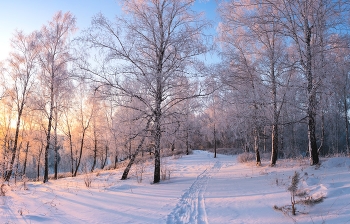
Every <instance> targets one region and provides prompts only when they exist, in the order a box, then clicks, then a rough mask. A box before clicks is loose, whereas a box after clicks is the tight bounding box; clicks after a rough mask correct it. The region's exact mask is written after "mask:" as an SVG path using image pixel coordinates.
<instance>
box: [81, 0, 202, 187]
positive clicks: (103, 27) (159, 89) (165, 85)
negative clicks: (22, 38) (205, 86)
mask: <svg viewBox="0 0 350 224" xmlns="http://www.w3.org/2000/svg"><path fill="white" fill-rule="evenodd" d="M120 2H121V3H122V5H123V10H124V12H125V14H124V17H122V18H119V17H117V18H116V20H115V22H111V21H109V20H108V19H107V18H105V17H104V16H103V15H98V16H96V17H95V18H94V19H93V22H92V24H93V26H92V27H91V28H90V29H89V30H87V31H86V32H85V37H84V38H82V39H83V40H84V41H86V42H87V43H89V44H90V47H93V48H96V49H99V53H100V55H102V56H103V59H102V61H103V63H104V64H102V65H101V66H100V67H99V68H100V70H99V71H98V70H94V69H92V68H90V67H87V64H81V65H80V66H81V67H82V68H84V69H85V70H89V72H90V74H93V75H94V77H93V79H94V81H96V82H97V85H98V86H99V88H100V89H102V87H104V88H105V89H108V90H109V94H111V93H112V94H114V95H115V94H117V95H121V96H125V97H128V98H129V99H135V100H138V101H140V102H141V103H142V104H143V106H142V107H141V110H142V111H143V113H144V114H145V116H146V117H147V116H150V117H152V118H153V119H152V125H151V126H152V128H153V129H154V135H153V136H154V145H155V151H154V156H155V169H154V183H158V182H159V181H160V149H161V133H162V124H163V123H162V122H163V119H164V116H165V115H166V114H167V112H168V110H169V109H170V108H171V107H172V106H174V105H176V104H177V103H179V102H181V101H184V100H186V99H188V98H192V97H195V96H198V95H199V94H201V92H200V91H201V89H198V91H197V93H196V94H194V95H189V94H187V90H190V89H194V86H193V81H186V80H188V79H190V78H191V77H193V75H194V74H195V73H197V74H198V73H200V69H202V68H203V66H200V65H202V64H200V63H198V58H197V56H198V55H202V54H204V53H206V52H207V51H208V49H207V47H206V45H205V41H204V39H203V30H204V29H205V28H206V27H207V25H208V23H206V22H205V21H204V19H203V17H202V15H201V14H197V13H195V12H193V11H192V10H191V7H192V4H193V3H194V0H181V1H175V0H148V1H137V0H124V1H120ZM132 82H136V83H137V84H138V87H139V88H138V89H134V88H129V85H130V83H132ZM111 91H112V92H111ZM120 105H121V106H123V102H121V103H120ZM134 109H136V110H139V109H140V108H134Z"/></svg>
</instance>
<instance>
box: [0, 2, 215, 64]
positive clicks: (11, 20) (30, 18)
mask: <svg viewBox="0 0 350 224" xmlns="http://www.w3.org/2000/svg"><path fill="white" fill-rule="evenodd" d="M194 9H195V10H196V11H204V12H205V14H206V16H207V18H208V19H209V20H211V21H213V22H214V26H213V28H212V30H213V32H215V24H216V22H215V21H217V16H216V2H215V0H200V1H196V3H195V5H194ZM59 10H62V11H63V12H67V11H70V12H71V13H72V14H73V15H74V16H75V17H76V19H77V26H78V28H79V30H84V29H86V28H88V27H89V25H90V23H91V18H92V17H93V16H94V15H96V14H97V13H100V12H101V13H102V14H104V15H105V16H106V17H108V18H111V19H112V18H113V17H114V16H115V15H120V14H121V7H120V5H119V3H118V2H117V1H116V0H30V1H28V0H10V1H2V2H1V7H0V15H1V19H0V29H1V33H0V61H3V60H5V59H6V58H7V56H8V54H9V52H10V49H11V48H10V39H11V38H12V36H13V33H14V31H15V30H16V29H17V30H23V31H24V32H25V33H30V32H33V31H35V30H39V29H40V28H41V27H42V26H43V25H44V24H47V22H48V21H50V20H51V18H52V17H53V15H54V14H55V13H56V12H58V11H59Z"/></svg>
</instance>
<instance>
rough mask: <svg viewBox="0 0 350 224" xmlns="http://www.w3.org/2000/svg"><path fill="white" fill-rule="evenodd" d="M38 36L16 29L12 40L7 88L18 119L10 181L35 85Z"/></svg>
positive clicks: (9, 174)
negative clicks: (26, 109) (9, 79)
mask: <svg viewBox="0 0 350 224" xmlns="http://www.w3.org/2000/svg"><path fill="white" fill-rule="evenodd" d="M36 38H37V34H36V33H31V34H29V35H25V34H24V33H23V32H22V31H16V33H15V35H14V37H13V39H12V42H11V45H12V48H13V50H14V51H13V52H12V53H11V54H10V59H9V60H8V62H9V70H8V73H9V76H8V77H9V78H11V81H10V82H9V83H11V84H12V85H11V84H9V85H10V86H11V87H10V88H7V94H8V95H9V96H10V97H11V100H12V101H13V102H14V103H15V109H16V113H17V120H16V130H15V136H14V141H13V146H12V149H11V150H12V156H11V160H10V167H9V169H8V170H7V172H6V175H5V180H6V181H9V180H10V178H11V175H12V170H13V164H14V161H15V157H16V154H17V147H18V141H19V132H20V128H21V119H22V114H23V110H24V109H25V106H26V104H27V101H28V98H29V97H30V94H31V93H32V90H33V87H34V85H35V75H36V72H37V64H36V62H37V57H38V53H39V47H38V43H37V41H36Z"/></svg>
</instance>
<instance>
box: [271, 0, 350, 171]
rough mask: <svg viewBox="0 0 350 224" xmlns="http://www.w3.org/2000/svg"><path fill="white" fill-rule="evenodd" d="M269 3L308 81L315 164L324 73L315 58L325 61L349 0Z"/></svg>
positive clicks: (311, 151) (310, 141)
mask: <svg viewBox="0 0 350 224" xmlns="http://www.w3.org/2000/svg"><path fill="white" fill-rule="evenodd" d="M266 3H267V4H269V6H271V7H273V8H274V10H275V12H276V13H275V18H276V19H277V20H278V21H279V23H280V24H281V25H282V27H283V32H284V34H285V35H286V36H288V37H289V38H290V40H292V41H293V42H294V46H295V48H296V50H297V52H298V64H299V65H300V69H301V71H302V73H303V75H304V79H305V81H306V93H307V100H306V116H307V127H308V134H307V135H308V150H309V154H310V160H311V165H316V164H318V163H319V157H318V148H317V142H316V110H317V90H318V89H319V87H320V84H321V83H322V79H323V78H324V75H325V74H324V73H316V70H315V66H314V64H315V59H318V60H322V54H325V53H326V51H327V48H328V47H329V44H330V40H331V39H330V38H329V37H330V36H331V35H332V33H337V32H339V31H338V30H337V28H341V25H342V24H344V23H345V22H347V21H345V19H346V18H347V17H348V16H349V1H346V0H344V1H343V0H336V1H333V0H326V1H324V0H285V1H266ZM327 46H328V47H327Z"/></svg>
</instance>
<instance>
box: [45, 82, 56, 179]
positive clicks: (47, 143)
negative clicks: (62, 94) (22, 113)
mask: <svg viewBox="0 0 350 224" xmlns="http://www.w3.org/2000/svg"><path fill="white" fill-rule="evenodd" d="M51 80H52V83H51V88H50V94H51V96H50V112H49V122H48V125H47V133H46V147H45V171H44V180H43V182H44V183H46V182H48V181H49V149H50V138H51V126H52V116H53V109H54V104H53V103H54V87H53V80H54V79H53V77H52V79H51Z"/></svg>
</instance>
